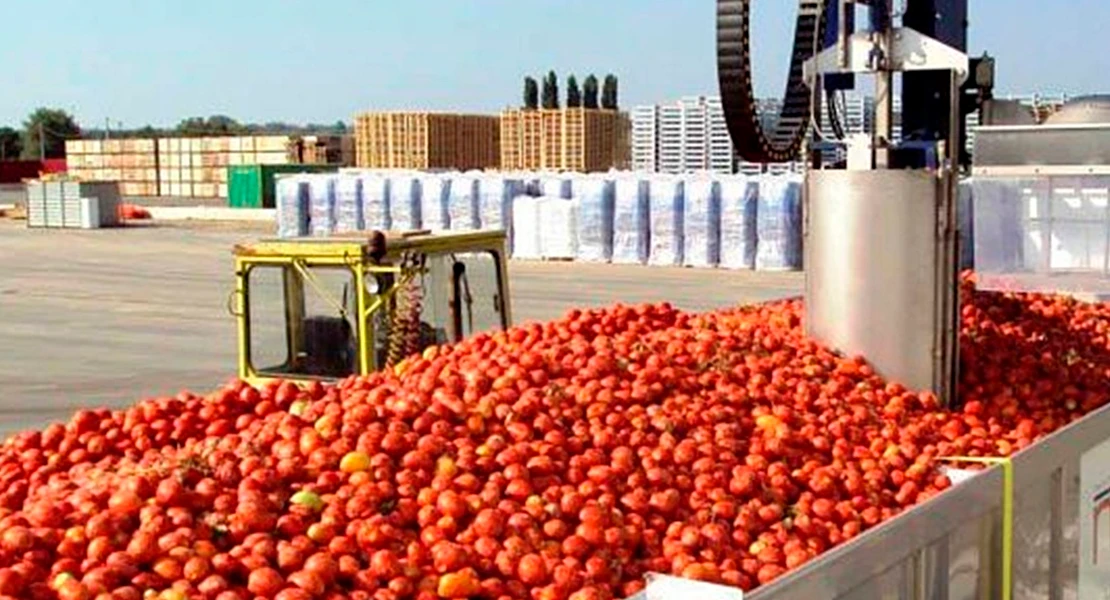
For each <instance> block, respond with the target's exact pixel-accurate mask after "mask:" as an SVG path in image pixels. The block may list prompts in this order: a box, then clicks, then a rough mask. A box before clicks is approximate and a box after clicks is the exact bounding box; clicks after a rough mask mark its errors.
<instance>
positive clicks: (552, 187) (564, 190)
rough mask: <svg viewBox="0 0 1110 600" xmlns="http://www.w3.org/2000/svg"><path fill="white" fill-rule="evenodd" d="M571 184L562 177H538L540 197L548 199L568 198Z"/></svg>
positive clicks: (567, 179) (566, 178)
mask: <svg viewBox="0 0 1110 600" xmlns="http://www.w3.org/2000/svg"><path fill="white" fill-rule="evenodd" d="M572 185H573V182H572V181H571V179H570V178H569V177H566V176H564V175H547V176H543V177H540V195H541V196H547V197H549V198H570V197H571V186H572Z"/></svg>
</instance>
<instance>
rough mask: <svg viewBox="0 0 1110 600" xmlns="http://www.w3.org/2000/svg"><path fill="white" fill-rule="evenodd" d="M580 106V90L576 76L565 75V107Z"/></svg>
mask: <svg viewBox="0 0 1110 600" xmlns="http://www.w3.org/2000/svg"><path fill="white" fill-rule="evenodd" d="M581 107H582V90H580V89H578V78H576V77H575V76H574V75H571V76H570V77H567V108H581Z"/></svg>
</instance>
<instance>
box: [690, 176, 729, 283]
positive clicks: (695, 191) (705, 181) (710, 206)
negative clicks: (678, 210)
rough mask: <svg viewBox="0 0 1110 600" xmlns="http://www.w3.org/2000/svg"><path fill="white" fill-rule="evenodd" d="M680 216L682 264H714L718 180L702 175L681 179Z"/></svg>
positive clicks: (717, 236) (718, 233)
mask: <svg viewBox="0 0 1110 600" xmlns="http://www.w3.org/2000/svg"><path fill="white" fill-rule="evenodd" d="M684 190H685V192H684V194H683V197H684V202H683V213H684V215H683V218H682V264H683V265H686V266H688V267H715V266H717V265H718V264H720V262H721V195H720V186H719V185H718V183H717V182H716V181H714V180H712V179H710V178H708V177H705V176H696V177H690V178H688V179H687V180H686V181H685V186H684Z"/></svg>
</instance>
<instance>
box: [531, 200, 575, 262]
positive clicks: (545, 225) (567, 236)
mask: <svg viewBox="0 0 1110 600" xmlns="http://www.w3.org/2000/svg"><path fill="white" fill-rule="evenodd" d="M538 201H539V213H540V224H541V227H540V255H541V256H542V257H543V258H557V259H572V258H574V257H575V256H576V255H577V254H578V248H577V246H578V239H577V236H576V235H575V234H576V233H577V230H578V227H577V225H576V224H575V217H576V215H577V212H578V211H577V210H576V205H577V204H578V202H577V200H573V199H568V198H559V197H551V196H540V197H539V198H538Z"/></svg>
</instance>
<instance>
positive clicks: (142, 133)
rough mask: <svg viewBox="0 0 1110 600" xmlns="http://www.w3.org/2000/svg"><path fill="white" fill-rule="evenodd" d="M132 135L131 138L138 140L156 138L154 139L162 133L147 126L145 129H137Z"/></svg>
mask: <svg viewBox="0 0 1110 600" xmlns="http://www.w3.org/2000/svg"><path fill="white" fill-rule="evenodd" d="M130 133H131V136H130V137H137V138H154V137H158V136H159V135H160V134H161V132H160V131H158V130H157V129H155V128H154V127H152V126H150V125H147V126H145V127H140V128H139V129H136V130H135V131H132V132H130Z"/></svg>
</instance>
